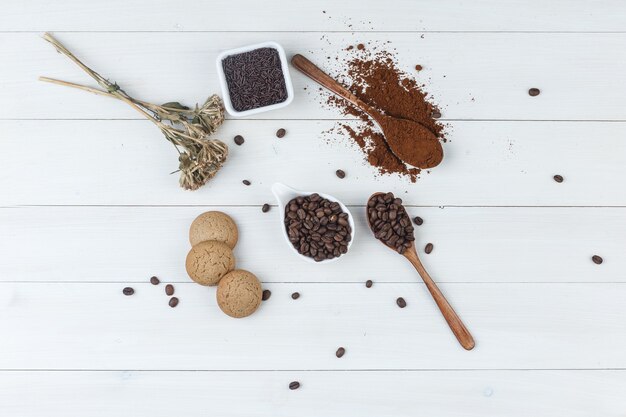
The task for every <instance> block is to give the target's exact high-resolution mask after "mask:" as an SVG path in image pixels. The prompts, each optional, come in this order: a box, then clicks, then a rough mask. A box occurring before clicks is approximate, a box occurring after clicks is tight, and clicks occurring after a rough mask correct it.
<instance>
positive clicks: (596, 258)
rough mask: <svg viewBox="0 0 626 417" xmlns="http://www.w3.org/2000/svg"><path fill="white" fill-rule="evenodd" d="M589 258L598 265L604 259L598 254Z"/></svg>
mask: <svg viewBox="0 0 626 417" xmlns="http://www.w3.org/2000/svg"><path fill="white" fill-rule="evenodd" d="M591 260H592V261H593V263H595V264H598V265H600V264H601V263H602V262H604V259H602V257H601V256H598V255H593V256H592V257H591Z"/></svg>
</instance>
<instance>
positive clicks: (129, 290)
mask: <svg viewBox="0 0 626 417" xmlns="http://www.w3.org/2000/svg"><path fill="white" fill-rule="evenodd" d="M122 293H123V294H124V295H133V294H134V293H135V290H134V289H132V288H131V287H125V288H124V289H123V290H122Z"/></svg>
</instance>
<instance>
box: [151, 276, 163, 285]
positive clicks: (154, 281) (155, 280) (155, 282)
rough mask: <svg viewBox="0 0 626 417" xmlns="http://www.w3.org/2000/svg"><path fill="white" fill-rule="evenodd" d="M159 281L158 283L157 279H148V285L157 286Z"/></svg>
mask: <svg viewBox="0 0 626 417" xmlns="http://www.w3.org/2000/svg"><path fill="white" fill-rule="evenodd" d="M160 282H161V281H159V279H158V278H157V277H152V278H150V284H152V285H159V283H160Z"/></svg>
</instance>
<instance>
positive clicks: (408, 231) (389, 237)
mask: <svg viewBox="0 0 626 417" xmlns="http://www.w3.org/2000/svg"><path fill="white" fill-rule="evenodd" d="M366 214H367V223H368V225H369V227H370V229H371V230H372V232H373V233H374V236H375V237H376V239H378V240H380V241H381V242H382V243H383V244H384V245H385V246H387V247H388V248H390V249H393V250H394V251H396V252H398V253H400V254H401V255H404V257H405V258H407V259H408V260H409V262H411V264H413V266H414V267H415V269H416V270H417V272H418V273H419V274H420V276H421V277H422V280H423V281H424V284H426V288H428V291H430V294H431V295H432V297H433V298H434V299H435V303H437V306H438V307H439V310H441V314H443V317H444V318H445V319H446V322H448V326H450V330H452V333H454V335H455V336H456V338H457V340H458V341H459V343H460V344H461V346H463V348H464V349H467V350H471V349H473V348H474V345H475V343H474V338H473V337H472V335H471V334H470V332H469V330H467V327H465V325H464V324H463V322H462V321H461V318H460V317H459V316H458V315H457V314H456V312H455V311H454V309H453V308H452V306H451V305H450V303H448V300H446V297H444V295H443V294H442V292H441V290H440V289H439V287H437V284H435V281H433V279H432V278H431V277H430V275H429V274H428V272H426V269H425V268H424V265H422V262H421V261H420V259H419V257H418V256H417V251H416V250H415V237H414V235H413V226H412V225H411V218H410V217H409V216H408V214H407V213H406V210H405V209H404V206H403V205H402V200H401V199H399V198H395V197H394V195H393V194H392V193H374V194H372V196H371V197H370V198H369V200H368V201H367V207H366Z"/></svg>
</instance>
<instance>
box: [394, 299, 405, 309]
mask: <svg viewBox="0 0 626 417" xmlns="http://www.w3.org/2000/svg"><path fill="white" fill-rule="evenodd" d="M396 304H398V307H400V308H404V307H406V301H404V298H402V297H398V299H397V300H396Z"/></svg>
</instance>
